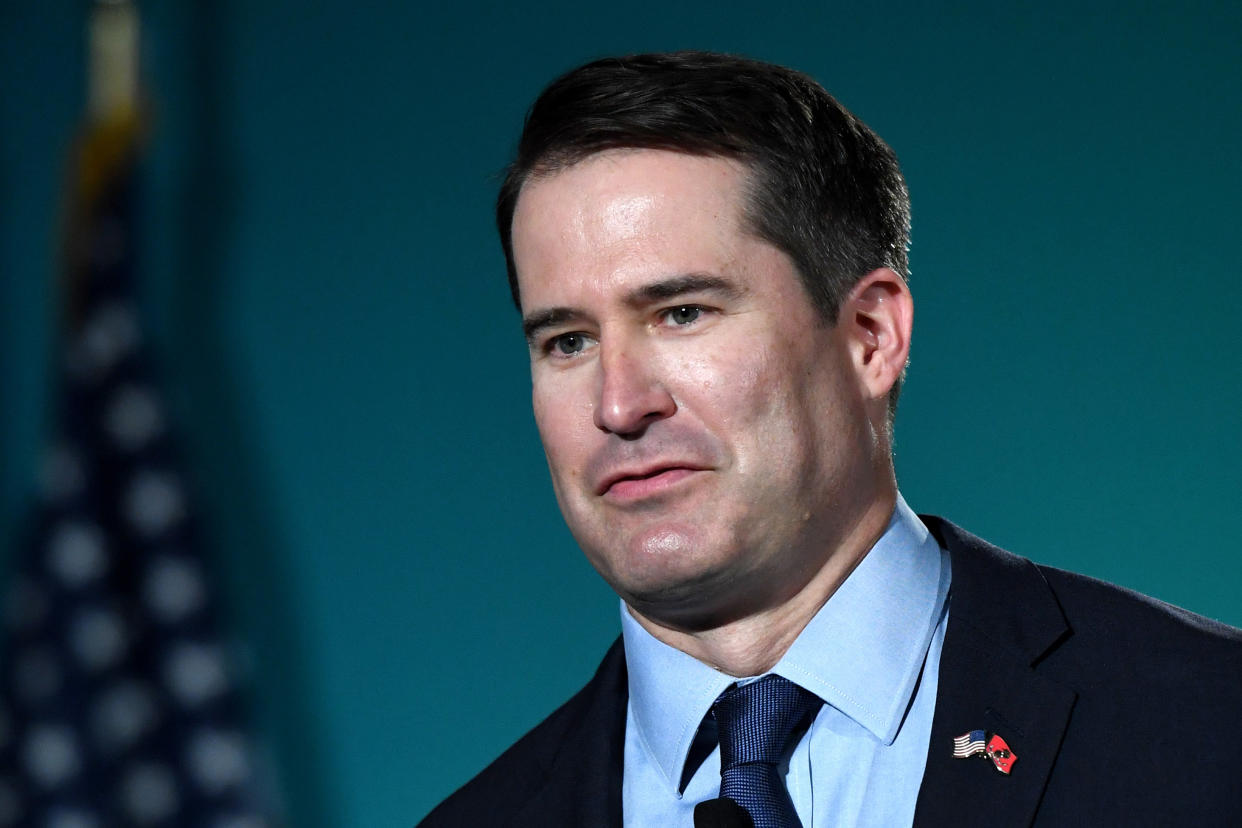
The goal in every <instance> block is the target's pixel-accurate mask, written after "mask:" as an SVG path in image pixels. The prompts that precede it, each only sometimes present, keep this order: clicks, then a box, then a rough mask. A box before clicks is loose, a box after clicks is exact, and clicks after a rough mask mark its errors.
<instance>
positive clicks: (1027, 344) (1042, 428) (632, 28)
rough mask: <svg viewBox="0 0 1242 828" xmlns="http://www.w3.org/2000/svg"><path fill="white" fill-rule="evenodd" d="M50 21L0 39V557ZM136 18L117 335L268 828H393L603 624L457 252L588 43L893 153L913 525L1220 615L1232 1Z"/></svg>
mask: <svg viewBox="0 0 1242 828" xmlns="http://www.w3.org/2000/svg"><path fill="white" fill-rule="evenodd" d="M83 10H84V5H83V4H81V3H59V4H55V3H48V4H41V3H33V2H15V1H14V0H10V2H6V3H5V4H4V6H3V12H2V17H0V417H2V420H0V537H2V538H4V539H5V540H4V542H3V547H2V548H3V550H4V552H5V560H6V561H7V560H8V558H9V556H11V554H12V546H13V544H12V543H11V542H10V540H11V539H12V538H14V532H15V525H16V521H17V519H18V517H19V515H21V514H22V511H23V508H24V506H25V505H26V503H27V500H28V498H29V496H30V495H31V493H32V489H33V480H34V475H35V462H36V451H37V447H38V445H39V442H40V439H41V436H42V435H43V434H44V433H45V428H46V412H47V411H48V410H49V400H48V397H47V392H48V388H49V383H48V379H49V370H50V366H49V359H48V356H49V353H50V347H51V342H52V335H53V330H52V324H51V320H52V319H53V318H54V303H55V298H54V296H53V294H52V291H51V284H52V282H51V275H52V273H53V268H54V263H55V255H54V252H55V245H56V235H55V228H56V222H57V216H58V209H59V207H58V202H59V197H60V182H61V176H62V171H63V168H64V163H65V158H66V152H67V149H68V146H69V143H70V141H71V138H72V135H73V131H74V129H75V127H76V126H77V124H78V117H79V112H80V110H81V106H82V97H83V92H82V90H83V80H82V77H83V71H84V70H83V60H84V56H83V36H82V21H83ZM145 26H146V30H145V35H146V40H145V44H144V59H145V61H146V76H147V79H148V83H149V87H150V92H151V96H152V100H153V104H154V108H155V124H154V130H153V133H152V140H151V144H150V153H149V156H148V165H147V178H146V182H145V191H146V212H147V218H146V229H147V230H146V250H145V264H144V280H145V285H146V288H147V296H146V304H147V311H148V316H149V321H150V325H151V329H152V334H153V338H154V339H155V341H156V343H157V344H158V345H159V347H160V349H161V357H162V362H163V365H164V367H165V369H166V370H165V373H166V375H167V388H168V391H169V394H170V397H171V400H172V404H173V407H174V409H175V411H176V413H177V414H178V415H179V419H180V424H181V427H182V430H183V432H185V436H186V439H187V442H188V448H189V451H190V455H191V458H192V460H193V461H194V472H195V473H196V474H197V478H198V481H199V487H200V490H201V495H202V498H201V499H202V503H203V505H204V507H205V508H206V509H207V511H208V512H209V514H210V516H211V517H212V523H211V526H212V528H213V534H214V539H215V541H216V543H217V546H218V548H219V555H220V558H219V564H220V573H221V577H222V579H223V580H224V583H225V585H226V586H227V588H228V594H229V603H230V608H231V610H232V615H231V617H232V621H233V628H234V630H235V632H236V633H237V634H239V635H240V636H242V637H244V638H246V639H247V640H248V641H249V645H250V648H251V651H252V652H253V654H254V659H253V679H254V693H253V698H254V701H255V708H256V720H257V722H258V726H259V728H260V730H261V732H262V733H263V735H264V737H265V739H266V741H267V743H268V745H269V747H270V751H271V755H272V757H273V761H274V763H275V766H276V768H277V771H278V778H279V781H280V783H281V787H282V788H283V790H284V792H285V800H286V807H287V810H288V813H289V818H290V823H291V824H294V825H298V826H307V827H308V828H326V826H338V825H339V826H345V825H351V826H352V825H367V826H386V825H410V824H412V823H413V822H415V821H416V820H417V819H418V818H420V817H421V816H422V815H423V814H424V813H425V812H426V811H427V810H429V809H430V808H431V807H432V805H433V804H434V803H435V802H436V801H438V800H439V799H440V798H442V797H443V796H445V795H446V794H448V793H449V792H450V791H451V790H452V789H454V788H455V787H456V786H457V785H459V784H460V783H462V782H463V781H465V780H466V779H467V778H468V777H469V776H470V775H471V774H472V773H473V772H474V771H475V770H477V769H478V768H480V767H482V765H484V764H485V763H486V761H488V760H489V759H490V758H491V757H493V756H494V755H495V754H496V753H498V752H499V751H500V749H501V748H502V747H503V746H505V745H506V744H508V743H509V742H511V741H512V740H513V739H514V738H516V737H517V736H518V735H520V734H521V733H522V732H523V731H524V730H525V729H526V728H528V727H529V726H530V725H532V724H533V723H535V722H536V721H537V720H538V719H539V718H541V717H542V716H543V715H544V714H545V713H547V712H548V711H549V710H550V709H551V708H552V707H554V706H555V705H556V704H557V703H558V702H559V701H560V700H561V699H563V698H564V697H565V696H567V695H568V694H569V693H570V692H571V691H572V690H573V689H575V688H576V687H577V686H578V685H579V684H580V683H581V682H582V681H583V680H584V679H585V678H586V676H587V675H588V674H589V672H590V671H591V670H592V669H593V667H594V664H595V662H596V660H597V659H598V657H599V656H600V655H601V654H602V652H603V650H604V648H605V646H606V645H607V643H608V642H609V641H610V640H611V638H612V637H613V636H614V635H615V634H616V632H617V628H618V623H617V616H616V613H617V606H616V602H615V599H614V598H613V597H612V596H611V593H610V592H609V591H608V590H607V588H606V587H605V586H604V585H603V584H602V583H601V582H599V581H598V579H597V578H596V577H595V576H594V573H593V572H592V571H591V570H590V568H589V567H588V565H587V564H586V563H585V562H584V561H583V560H581V557H580V554H579V552H578V551H577V549H576V548H575V546H574V543H573V541H572V539H571V538H570V537H569V535H568V532H567V531H566V530H565V528H564V527H563V524H562V523H561V520H560V517H559V514H558V512H557V509H556V505H555V502H554V500H553V498H552V495H551V491H550V487H549V486H548V482H547V474H546V470H545V468H544V465H543V457H542V452H541V449H540V446H539V443H538V438H537V435H536V432H535V429H534V425H533V421H532V418H531V415H530V413H529V403H528V379H527V373H526V372H527V369H526V355H525V351H524V347H523V344H522V340H521V336H520V332H519V329H518V324H517V317H516V315H515V313H514V312H513V310H512V308H511V307H510V306H509V299H508V294H507V288H506V286H505V282H504V273H503V261H502V258H501V254H500V250H499V246H498V244H497V243H496V241H495V239H494V237H493V235H494V234H493V230H492V226H491V204H492V199H493V196H494V190H495V186H496V180H497V179H496V174H497V173H498V171H499V170H501V168H502V167H503V165H504V164H505V162H506V160H507V158H508V154H509V152H510V151H511V149H512V147H513V144H514V142H515V140H516V136H517V132H518V129H519V126H520V121H521V117H522V114H523V112H524V111H525V108H526V106H527V105H528V104H529V102H530V101H531V100H532V99H533V97H534V96H535V94H537V92H538V90H539V89H540V88H541V87H542V85H543V84H544V83H546V82H547V81H548V80H550V79H551V78H552V77H553V76H554V75H556V74H558V73H559V72H561V71H563V70H565V69H567V68H569V67H571V66H573V65H575V64H577V63H579V62H582V61H584V60H586V59H589V58H592V57H596V56H600V55H603V54H608V53H615V52H627V51H639V50H650V49H670V48H683V47H698V48H711V49H718V50H726V51H737V52H742V53H746V54H750V55H753V56H756V57H760V58H765V59H769V60H773V61H777V62H781V63H786V64H789V65H792V66H794V67H796V68H799V69H802V70H804V71H807V72H809V73H810V74H812V75H814V76H815V77H816V78H818V79H819V80H820V81H821V82H823V83H824V85H825V86H826V87H827V88H828V89H829V90H831V91H832V92H833V93H834V94H835V95H837V96H838V97H839V98H840V99H841V100H842V101H843V102H844V103H845V104H846V105H847V106H848V107H850V108H851V109H853V110H854V111H855V112H856V113H858V114H859V115H860V116H861V117H862V118H863V119H864V120H866V121H867V122H868V123H869V124H871V125H872V126H873V127H874V128H875V129H876V130H877V131H878V132H879V133H880V134H881V135H883V136H884V137H885V138H886V140H887V141H888V142H889V143H890V144H892V145H893V147H894V148H895V149H896V150H897V153H898V155H899V156H900V157H901V159H902V162H903V166H904V168H905V171H906V174H907V177H908V179H909V183H910V189H911V192H912V195H913V204H914V245H913V249H912V264H913V270H914V276H913V280H912V287H913V291H914V294H915V299H916V309H917V315H916V323H915V337H914V352H913V363H912V365H911V368H910V375H909V381H908V384H907V387H906V391H905V394H904V396H903V400H902V406H901V412H900V414H899V418H898V444H897V463H898V471H899V477H900V481H901V485H902V490H903V492H904V493H905V495H906V498H907V499H908V500H909V501H910V503H911V504H912V505H913V506H914V507H915V508H916V509H917V510H919V511H928V512H936V513H940V514H944V515H947V516H950V517H951V518H952V519H954V520H955V521H957V522H959V523H960V524H962V525H964V526H966V527H968V528H970V529H971V530H973V531H975V532H977V533H979V534H982V535H984V536H985V537H987V538H989V539H990V540H992V541H994V542H996V543H999V544H1001V545H1004V546H1006V547H1008V548H1010V549H1013V550H1014V551H1017V552H1020V553H1022V554H1025V555H1027V556H1029V557H1032V558H1034V559H1036V560H1038V561H1041V562H1045V563H1049V564H1053V565H1057V566H1063V567H1068V568H1072V569H1075V570H1079V571H1084V572H1087V573H1090V574H1092V575H1096V576H1099V577H1102V578H1106V579H1108V580H1112V581H1116V582H1119V583H1122V584H1125V585H1127V586H1130V587H1133V588H1135V589H1138V590H1140V591H1143V592H1146V593H1150V594H1153V595H1155V596H1157V597H1159V598H1162V599H1164V600H1167V601H1171V602H1173V603H1176V604H1180V605H1183V606H1186V607H1189V608H1191V609H1193V610H1195V611H1197V612H1201V613H1204V614H1206V615H1210V616H1213V617H1216V618H1220V619H1222V620H1224V621H1227V622H1229V623H1232V624H1235V625H1237V624H1242V594H1240V590H1239V588H1240V586H1242V563H1240V562H1239V555H1238V549H1237V540H1236V538H1237V530H1236V527H1237V525H1238V521H1237V505H1236V504H1237V501H1238V495H1239V493H1240V492H1242V485H1240V484H1242V473H1240V472H1239V459H1240V458H1242V451H1240V450H1239V449H1240V445H1239V436H1238V434H1239V425H1240V423H1239V415H1238V404H1239V402H1240V396H1242V382H1239V380H1240V379H1242V376H1240V373H1242V372H1240V370H1239V367H1238V361H1237V354H1238V351H1239V344H1242V343H1240V339H1242V334H1240V326H1239V324H1238V320H1237V315H1238V309H1239V307H1240V306H1242V286H1240V282H1239V275H1240V274H1239V264H1238V257H1237V255H1236V252H1235V248H1236V241H1237V238H1238V223H1239V209H1238V206H1237V194H1238V193H1239V192H1240V191H1242V162H1240V161H1239V155H1238V150H1237V146H1238V136H1239V135H1240V134H1242V104H1240V103H1239V102H1240V101H1242V71H1239V67H1240V65H1242V61H1240V60H1239V58H1240V57H1242V55H1240V47H1239V43H1242V5H1239V4H1237V3H1178V4H1176V5H1174V4H1172V3H1167V4H1163V3H1139V4H1136V3H1115V4H1088V6H1087V8H1085V9H1084V8H1082V7H1081V4H1078V3H1074V4H1071V3H1068V2H1062V1H1061V0H1056V1H1055V2H1045V3H1040V4H1029V5H1015V4H996V3H992V2H968V3H956V4H945V5H940V6H939V7H937V8H932V7H931V6H930V5H929V4H919V3H899V2H879V3H874V4H857V3H850V4H845V3H814V4H812V3H805V4H781V3H765V4H753V3H721V2H719V0H714V2H710V3H709V2H682V3H678V4H668V3H654V2H648V0H635V1H634V2H629V3H625V4H619V5H602V4H596V5H584V4H582V3H569V2H547V3H540V4H529V3H527V4H518V3H469V2H465V3H455V4H445V5H441V4H436V5H434V6H433V5H431V4H422V3H397V2H391V3H380V2H371V3H356V2H355V3H345V2H342V0H323V2H317V3H306V2H292V1H291V0H289V1H288V2H280V0H246V1H245V2H242V0H222V2H216V3H209V2H205V1H204V2H197V3H184V4H178V3H155V2H152V3H148V4H147V5H146V7H145ZM997 599H998V600H1004V596H1003V595H998V596H997Z"/></svg>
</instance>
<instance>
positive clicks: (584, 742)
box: [421, 517, 1242, 828]
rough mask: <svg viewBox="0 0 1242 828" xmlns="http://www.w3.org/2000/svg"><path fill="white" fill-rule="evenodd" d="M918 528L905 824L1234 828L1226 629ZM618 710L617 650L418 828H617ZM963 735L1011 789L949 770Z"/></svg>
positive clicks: (1232, 696) (1239, 736)
mask: <svg viewBox="0 0 1242 828" xmlns="http://www.w3.org/2000/svg"><path fill="white" fill-rule="evenodd" d="M923 521H924V522H925V523H926V524H927V525H928V527H929V528H930V529H931V531H932V533H933V534H934V535H935V536H936V538H937V539H938V540H939V541H940V544H941V546H943V547H944V548H946V549H948V550H949V553H950V555H951V557H952V566H953V583H952V587H951V596H950V603H949V624H948V629H947V632H946V635H945V642H944V649H943V652H942V654H941V658H940V682H939V689H938V691H937V696H936V713H935V718H934V720H933V723H932V732H931V742H930V745H929V747H928V753H927V767H926V770H925V772H924V775H923V784H922V787H921V788H920V791H919V798H918V804H917V808H916V811H915V818H914V824H915V826H920V827H921V826H946V828H947V827H948V826H954V828H959V827H960V826H976V825H978V826H984V825H986V826H990V827H993V826H1003V828H1008V827H1009V826H1026V825H1039V826H1074V828H1077V826H1093V827H1094V826H1121V825H1124V826H1182V825H1186V826H1194V828H1208V826H1213V827H1214V826H1234V827H1235V828H1236V827H1237V826H1242V768H1240V767H1239V766H1238V760H1236V759H1235V758H1234V756H1233V754H1234V752H1240V753H1242V631H1240V630H1236V629H1233V628H1231V627H1227V626H1225V625H1222V624H1218V623H1216V622H1213V621H1210V620H1208V619H1205V618H1202V617H1200V616H1197V615H1194V614H1192V613H1189V612H1186V611H1184V610H1180V609H1177V608H1175V607H1171V606H1169V605H1167V604H1162V603H1160V602H1158V601H1154V600H1152V599H1150V598H1146V597H1144V596H1141V595H1138V594H1137V593H1133V592H1130V591H1128V590H1124V589H1121V588H1119V587H1116V586H1112V585H1110V584H1106V583H1103V582H1100V581H1096V580H1093V579H1090V578H1086V577H1083V576H1081V575H1074V574H1072V573H1068V572H1063V571H1060V570H1056V569H1051V568H1048V567H1042V566H1037V565H1036V564H1034V563H1032V562H1030V561H1028V560H1026V559H1025V558H1020V557H1018V556H1016V555H1012V554H1010V553H1008V552H1005V551H1003V550H1001V549H998V548H996V547H994V546H991V545H990V544H988V543H986V542H985V541H982V540H980V539H979V538H976V537H974V536H972V535H970V534H968V533H966V532H964V531H962V530H961V529H959V528H958V527H956V526H954V525H953V524H951V523H949V522H947V521H944V520H941V519H939V518H934V517H924V518H923ZM626 699H627V686H626V671H625V654H624V652H623V651H622V648H621V642H620V640H619V639H618V641H617V642H616V643H614V644H613V646H612V648H611V649H610V650H609V651H608V654H607V655H606V656H605V657H604V661H603V663H602V664H601V665H600V667H599V670H598V671H597V672H596V674H595V677H594V678H592V679H591V681H590V682H589V683H588V684H587V685H586V687H584V688H583V689H582V690H581V691H579V692H578V694H577V695H575V696H574V697H573V698H572V699H570V700H569V701H568V702H567V703H566V704H565V705H563V706H562V707H561V708H560V709H558V710H557V711H556V712H555V713H553V714H552V715H551V716H549V717H548V718H547V719H546V720H545V721H544V722H543V723H541V724H540V725H539V726H537V727H536V728H535V729H534V730H532V731H531V732H530V733H528V734H527V735H526V736H524V737H523V738H522V739H521V740H519V741H518V742H517V743H516V744H515V745H513V747H511V748H510V749H509V750H508V751H506V752H505V753H504V754H503V755H502V756H501V757H500V758H499V759H497V760H496V761H495V762H493V763H492V764H491V765H490V766H488V767H487V768H486V769H485V770H484V771H483V772H482V773H480V774H479V775H478V776H477V777H475V778H474V779H473V780H471V781H470V782H468V783H467V784H466V785H465V786H463V787H462V788H461V789H460V790H458V791H457V793H455V794H454V795H453V796H451V797H449V798H448V799H447V800H445V801H444V802H443V803H441V804H440V806H439V807H437V808H436V809H435V810H434V811H432V813H431V814H430V815H429V816H428V817H427V818H426V819H425V820H424V821H423V823H422V824H421V825H422V826H426V828H442V827H443V826H491V825H505V826H562V825H565V826H592V827H594V826H620V825H621V824H622V822H621V820H622V815H621V772H622V761H623V752H624V745H625V709H626ZM978 729H982V730H986V731H988V732H989V734H991V733H993V732H995V733H999V734H1001V735H1002V737H1003V738H1004V739H1005V741H1006V742H1007V743H1008V745H1009V747H1010V748H1011V749H1012V751H1013V753H1014V754H1015V755H1016V756H1017V760H1016V761H1015V763H1014V765H1013V768H1012V773H1011V774H1010V775H1008V776H1005V775H1003V774H1001V773H999V772H998V771H997V770H995V768H993V766H992V763H991V762H989V761H987V760H986V759H983V758H980V757H974V758H971V759H954V758H953V757H952V743H953V738H954V737H955V736H959V735H961V734H963V733H966V732H967V731H970V730H978ZM662 828H672V827H671V826H666V827H662Z"/></svg>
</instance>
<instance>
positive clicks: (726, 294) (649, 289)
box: [522, 273, 746, 343]
mask: <svg viewBox="0 0 1242 828" xmlns="http://www.w3.org/2000/svg"><path fill="white" fill-rule="evenodd" d="M745 292H746V291H745V290H744V289H743V288H742V287H740V286H739V285H737V284H735V283H733V282H730V281H729V280H728V279H724V278H722V277H720V276H712V275H710V274H707V273H685V274H682V275H680V276H671V277H669V278H667V279H660V280H659V281H656V282H650V283H648V284H645V285H642V286H640V287H637V288H635V289H634V290H632V291H630V292H629V293H628V294H627V295H626V297H625V304H627V305H629V306H631V307H642V306H643V305H647V304H650V303H652V302H662V301H668V300H669V299H676V298H678V297H680V296H685V295H686V294H688V293H714V294H716V295H718V296H721V297H723V298H726V299H736V298H738V297H739V296H741V295H742V294H744V293H745ZM588 315H589V314H587V313H586V312H584V311H582V310H579V309H577V308H571V307H556V308H545V309H543V310H537V311H534V312H532V313H530V314H529V315H527V316H526V317H525V318H524V319H523V320H522V332H523V333H524V334H525V335H526V340H527V342H531V343H533V342H534V341H535V339H536V337H537V336H538V335H539V332H540V331H542V330H544V329H545V328H551V327H554V326H556V325H563V324H565V323H566V322H571V321H573V320H575V319H582V318H584V317H586V316H588Z"/></svg>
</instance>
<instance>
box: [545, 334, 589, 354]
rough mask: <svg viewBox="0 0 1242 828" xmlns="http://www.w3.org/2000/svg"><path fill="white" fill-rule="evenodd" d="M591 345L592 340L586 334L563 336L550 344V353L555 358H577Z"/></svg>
mask: <svg viewBox="0 0 1242 828" xmlns="http://www.w3.org/2000/svg"><path fill="white" fill-rule="evenodd" d="M589 344H590V340H589V338H588V337H587V336H586V335H585V334H580V333H567V334H561V335H560V336H555V337H553V338H552V339H551V340H550V341H549V342H548V351H549V352H550V353H552V355H553V356H576V355H577V354H580V353H582V352H583V351H585V350H586V349H587V346H588V345H589Z"/></svg>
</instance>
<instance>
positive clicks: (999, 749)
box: [953, 730, 1018, 776]
mask: <svg viewBox="0 0 1242 828" xmlns="http://www.w3.org/2000/svg"><path fill="white" fill-rule="evenodd" d="M979 755H983V756H986V757H987V758H988V759H991V760H992V765H993V766H994V767H995V768H996V769H997V770H998V771H1000V772H1001V773H1003V774H1005V776H1008V775H1009V772H1010V771H1011V770H1012V769H1013V763H1014V762H1016V761H1018V754H1016V753H1014V752H1013V749H1012V748H1010V747H1009V745H1008V744H1007V743H1006V742H1005V740H1004V739H1002V738H1001V737H1000V734H999V733H993V734H992V738H990V739H989V738H988V735H987V733H985V732H984V731H982V730H971V731H969V732H968V733H963V734H962V735H961V736H958V737H957V738H955V739H954V740H953V758H954V759H969V758H970V757H971V756H979Z"/></svg>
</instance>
